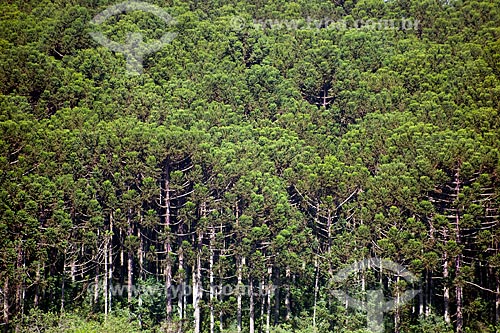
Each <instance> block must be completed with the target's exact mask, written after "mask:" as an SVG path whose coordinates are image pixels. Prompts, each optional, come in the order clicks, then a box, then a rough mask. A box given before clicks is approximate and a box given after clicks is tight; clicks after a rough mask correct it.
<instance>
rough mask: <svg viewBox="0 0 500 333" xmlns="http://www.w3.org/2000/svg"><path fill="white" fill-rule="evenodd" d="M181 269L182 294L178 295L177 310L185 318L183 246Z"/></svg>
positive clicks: (180, 256)
mask: <svg viewBox="0 0 500 333" xmlns="http://www.w3.org/2000/svg"><path fill="white" fill-rule="evenodd" d="M179 271H180V272H181V273H180V274H181V277H180V281H179V282H180V288H181V289H180V290H181V294H180V295H178V296H177V308H178V309H177V310H178V312H179V319H180V320H182V319H184V304H185V303H184V294H185V290H184V289H185V287H186V286H185V280H184V252H183V251H182V248H181V249H180V250H179Z"/></svg>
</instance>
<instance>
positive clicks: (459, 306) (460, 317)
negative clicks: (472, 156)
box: [455, 166, 464, 333]
mask: <svg viewBox="0 0 500 333" xmlns="http://www.w3.org/2000/svg"><path fill="white" fill-rule="evenodd" d="M455 183H456V191H455V192H456V197H457V200H458V199H459V195H460V166H459V167H458V168H457V172H456V174H455ZM455 237H456V240H457V244H459V245H460V243H461V231H460V205H458V206H457V210H456V214H455ZM461 260H462V255H461V254H460V253H459V254H458V255H457V257H456V258H455V268H456V272H455V277H457V278H459V277H460V271H461ZM455 294H456V295H455V296H456V299H457V333H462V332H463V326H464V318H463V309H462V303H463V300H462V297H463V287H462V285H461V282H458V284H457V286H456V288H455Z"/></svg>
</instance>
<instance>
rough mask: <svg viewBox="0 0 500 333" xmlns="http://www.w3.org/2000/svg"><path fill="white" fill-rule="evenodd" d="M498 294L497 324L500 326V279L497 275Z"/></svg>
mask: <svg viewBox="0 0 500 333" xmlns="http://www.w3.org/2000/svg"><path fill="white" fill-rule="evenodd" d="M496 282H497V292H496V295H495V323H496V324H497V325H499V324H500V277H499V276H498V275H497V277H496Z"/></svg>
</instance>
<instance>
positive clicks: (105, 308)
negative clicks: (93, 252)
mask: <svg viewBox="0 0 500 333" xmlns="http://www.w3.org/2000/svg"><path fill="white" fill-rule="evenodd" d="M105 242H106V244H105V245H104V279H103V282H104V287H103V288H104V290H103V294H104V320H107V318H108V313H109V310H108V307H109V305H108V266H109V265H108V242H109V238H108V235H106V240H105ZM96 292H97V291H96Z"/></svg>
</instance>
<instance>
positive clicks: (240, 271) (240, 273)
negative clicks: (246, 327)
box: [237, 257, 245, 333]
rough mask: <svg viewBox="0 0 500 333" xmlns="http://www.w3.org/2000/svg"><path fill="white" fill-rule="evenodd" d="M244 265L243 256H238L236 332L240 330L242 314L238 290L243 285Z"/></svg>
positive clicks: (241, 302)
mask: <svg viewBox="0 0 500 333" xmlns="http://www.w3.org/2000/svg"><path fill="white" fill-rule="evenodd" d="M244 265H245V257H240V259H239V260H238V287H237V288H238V294H237V306H238V308H237V330H238V333H239V332H241V329H242V327H241V316H242V304H243V295H242V293H241V292H240V291H241V290H242V286H243V282H242V281H243V266H244Z"/></svg>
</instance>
